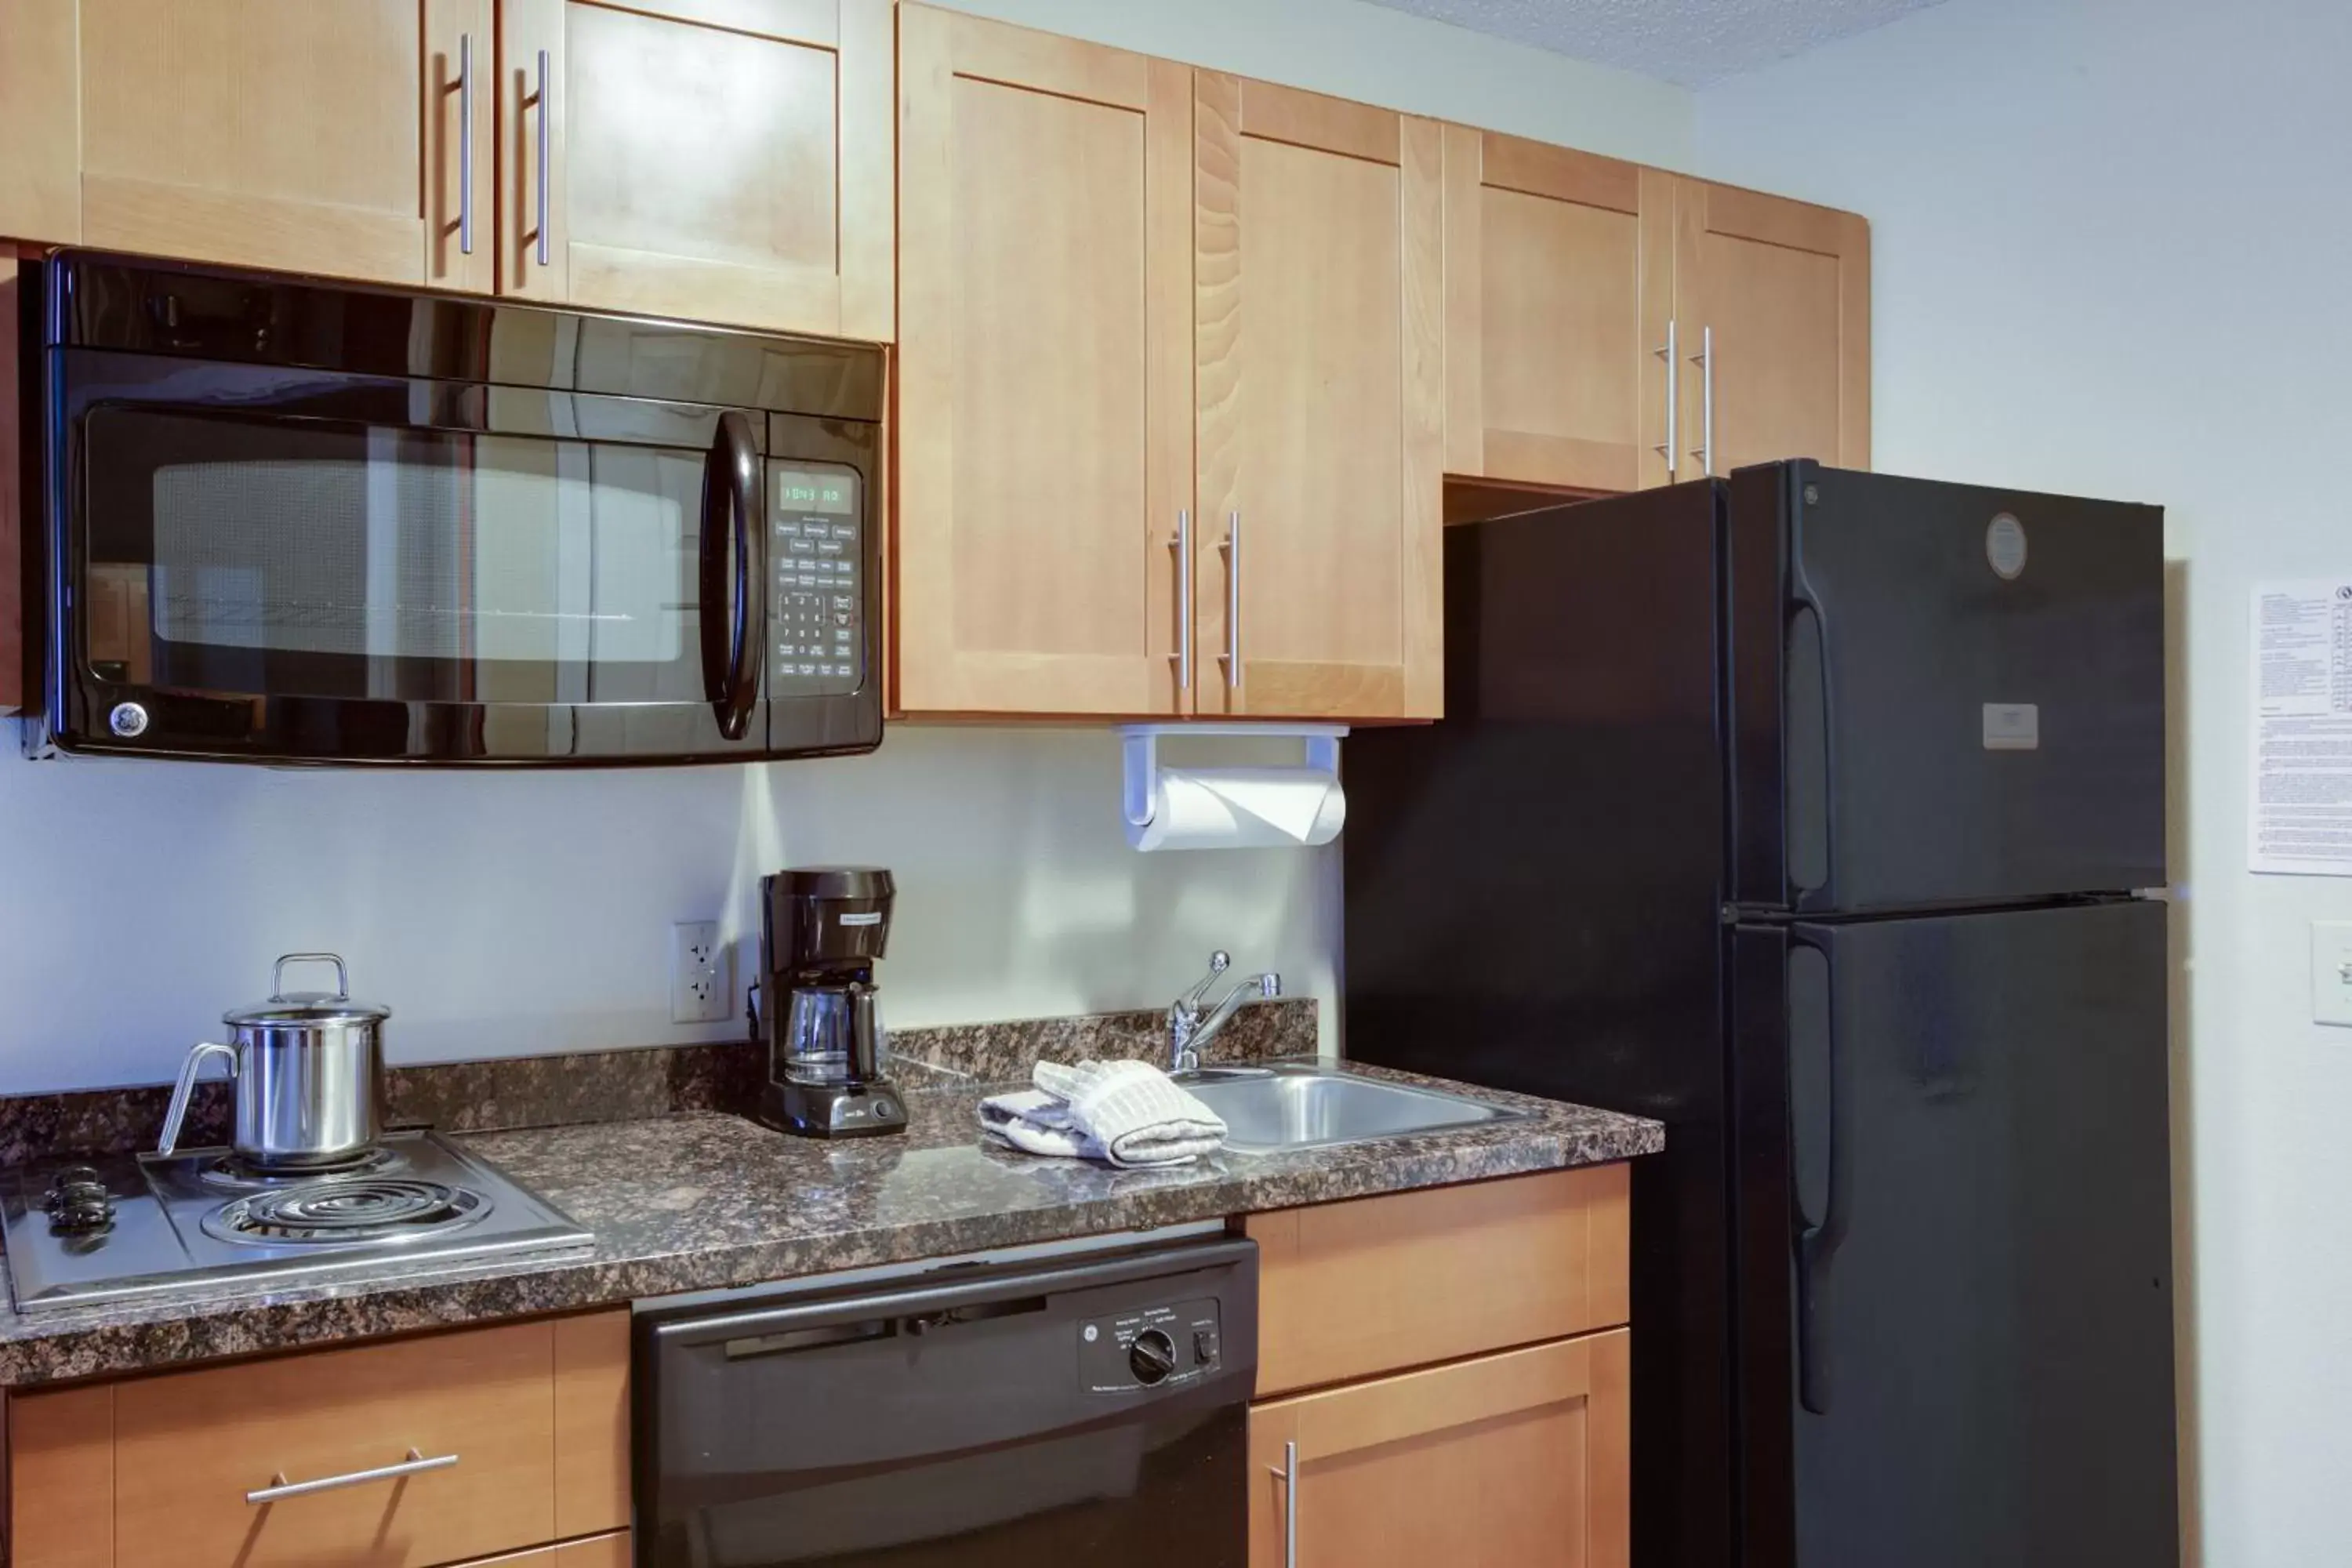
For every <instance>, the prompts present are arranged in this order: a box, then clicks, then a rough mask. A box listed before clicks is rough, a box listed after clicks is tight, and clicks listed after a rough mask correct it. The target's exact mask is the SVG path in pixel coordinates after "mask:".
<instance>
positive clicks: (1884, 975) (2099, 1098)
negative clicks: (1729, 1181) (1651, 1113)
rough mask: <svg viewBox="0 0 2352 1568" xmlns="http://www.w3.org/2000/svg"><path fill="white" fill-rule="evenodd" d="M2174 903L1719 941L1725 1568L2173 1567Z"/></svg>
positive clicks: (1796, 930)
mask: <svg viewBox="0 0 2352 1568" xmlns="http://www.w3.org/2000/svg"><path fill="white" fill-rule="evenodd" d="M2166 912H2167V906H2165V905H2163V904H2160V903H2140V902H2118V903H2111V904H2102V905H2089V906H2078V907H2074V908H2067V909H2051V910H2031V911H2010V912H2001V913H1983V914H1969V915H1956V916H1950V917H1922V918H1916V919H1905V920H1888V921H1857V922H1852V923H1844V924H1827V925H1811V924H1800V925H1796V926H1793V927H1788V928H1778V929H1773V928H1746V929H1743V930H1742V931H1740V932H1739V933H1738V937H1737V938H1736V939H1735V947H1736V948H1737V949H1738V953H1739V958H1738V963H1739V973H1740V977H1741V984H1742V985H1743V988H1745V989H1746V991H1747V992H1748V993H1749V994H1748V995H1747V996H1746V997H1745V998H1744V1005H1743V1006H1742V1008H1741V1010H1740V1025H1739V1032H1738V1036H1737V1037H1736V1039H1735V1047H1734V1048H1735V1053H1736V1056H1737V1058H1738V1062H1737V1075H1738V1090H1737V1096H1738V1112H1737V1115H1738V1124H1737V1129H1736V1133H1735V1137H1736V1139H1737V1141H1738V1146H1739V1163H1740V1180H1741V1183H1742V1191H1743V1193H1744V1194H1746V1201H1744V1203H1743V1206H1742V1216H1743V1217H1742V1223H1741V1225H1740V1228H1739V1245H1740V1256H1739V1260H1738V1279H1739V1293H1740V1300H1741V1304H1742V1311H1743V1317H1744V1319H1745V1322H1744V1333H1743V1339H1742V1343H1741V1352H1742V1357H1743V1364H1742V1368H1741V1394H1742V1419H1743V1426H1744V1427H1745V1430H1746V1436H1747V1439H1748V1440H1747V1441H1746V1442H1744V1443H1743V1445H1742V1449H1743V1462H1744V1463H1745V1464H1746V1466H1747V1467H1748V1471H1747V1477H1746V1485H1745V1487H1744V1488H1743V1490H1744V1493H1745V1495H1746V1496H1747V1497H1748V1499H1749V1505H1748V1521H1747V1531H1746V1533H1747V1535H1748V1541H1749V1543H1750V1551H1749V1553H1748V1558H1747V1559H1746V1564H1745V1568H1782V1565H1786V1564H1790V1563H1794V1564H1796V1565H1797V1568H1885V1564H1889V1563H1902V1564H1904V1565H1905V1568H1981V1565H1982V1564H1985V1563H2003V1564H2007V1565H2011V1568H2077V1565H2079V1564H2082V1563H2103V1564H2113V1565H2115V1568H2170V1565H2171V1564H2173V1563H2177V1562H2178V1561H2179V1543H2178V1504H2177V1494H2176V1479H2175V1472H2174V1463H2175V1447H2174V1444H2175V1439H2174V1427H2173V1392H2172V1390H2173V1348H2172V1317H2173V1292H2172V1268H2171V1264H2172V1223H2171V1205H2170V1167H2169V1151H2170V1128H2169V1122H2168V1111H2167V1082H2168V1063H2167V1037H2166V1026H2165V1005H2166V1003H2165V998H2166V974H2165V921H2166ZM1775 956H1777V957H1778V959H1779V960H1780V975H1779V981H1778V983H1779V985H1780V997H1779V998H1778V1006H1777V1008H1776V1007H1775V1006H1773V1005H1769V1001H1767V1000H1766V999H1765V998H1763V997H1761V996H1759V995H1757V994H1755V993H1759V992H1762V991H1766V990H1769V988H1770V985H1771V984H1772V982H1771V980H1770V979H1769V960H1770V958H1772V957H1775ZM1776 1012H1777V1013H1778V1015H1779V1016H1777V1017H1776V1016H1773V1015H1774V1014H1775V1013H1776ZM1776 1208H1777V1209H1778V1211H1779V1213H1778V1216H1777V1224H1775V1223H1774V1219H1773V1216H1772V1213H1771V1211H1772V1210H1774V1209H1776Z"/></svg>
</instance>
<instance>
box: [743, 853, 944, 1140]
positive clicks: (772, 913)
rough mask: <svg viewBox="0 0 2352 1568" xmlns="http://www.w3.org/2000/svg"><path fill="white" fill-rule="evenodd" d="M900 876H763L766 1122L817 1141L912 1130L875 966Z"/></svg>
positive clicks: (804, 872) (852, 872) (821, 869)
mask: <svg viewBox="0 0 2352 1568" xmlns="http://www.w3.org/2000/svg"><path fill="white" fill-rule="evenodd" d="M896 891H897V889H896V888H895V887H894V886H893V884H892V882H891V880H890V873H889V872H887V871H885V870H883V869H882V868H879V867H871V866H804V867H802V868H798V869H796V870H788V871H778V872H776V873H774V874H773V875H772V876H767V877H762V878H761V879H760V984H759V994H760V1004H761V1005H759V1006H758V1007H757V1008H756V1009H755V1011H754V1013H753V1015H752V1016H753V1017H754V1019H755V1020H760V1021H761V1022H760V1023H759V1025H758V1026H759V1028H760V1032H761V1034H762V1035H763V1036H765V1037H766V1039H767V1042H768V1082H767V1085H766V1087H765V1088H764V1089H761V1093H760V1120H761V1121H764V1122H766V1123H767V1124H768V1125H769V1126H771V1127H774V1128H779V1129H781V1130H782V1131H786V1132H798V1133H801V1134H803V1135H804V1136H806V1137H811V1138H856V1137H860V1136H864V1135H866V1134H869V1133H876V1132H903V1131H906V1130H907V1107H906V1103H905V1101H903V1100H900V1099H899V1098H898V1090H897V1089H895V1088H893V1087H892V1085H891V1083H890V1080H889V1079H888V1078H887V1077H886V1076H885V1075H884V1072H883V1068H884V1067H885V1065H886V1064H887V1060H888V1057H889V1039H888V1037H887V1035H886V1034H885V1033H884V1031H883V1028H882V998H881V995H880V993H879V992H877V990H876V988H875V984H874V961H875V960H876V959H877V958H880V957H881V956H882V951H883V949H884V948H885V947H886V946H887V945H888V943H889V941H890V900H891V897H892V895H893V894H894V893H895V892H896Z"/></svg>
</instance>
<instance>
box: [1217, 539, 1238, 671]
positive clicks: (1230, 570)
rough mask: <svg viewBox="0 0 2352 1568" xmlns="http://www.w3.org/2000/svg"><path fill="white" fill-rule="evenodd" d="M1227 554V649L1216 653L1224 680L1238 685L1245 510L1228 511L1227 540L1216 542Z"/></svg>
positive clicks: (1225, 554)
mask: <svg viewBox="0 0 2352 1568" xmlns="http://www.w3.org/2000/svg"><path fill="white" fill-rule="evenodd" d="M1217 548H1218V549H1219V550H1221V551H1223V552H1224V556H1225V651H1224V652H1223V653H1221V654H1219V655H1218V656H1217V657H1218V658H1220V659H1222V660H1223V661H1224V666H1225V684H1226V685H1227V686H1229V687H1234V688H1239V687H1240V685H1241V683H1242V514H1241V513H1240V512H1238V511H1234V512H1229V513H1227V514H1226V518H1225V542H1223V544H1220V545H1218V546H1217Z"/></svg>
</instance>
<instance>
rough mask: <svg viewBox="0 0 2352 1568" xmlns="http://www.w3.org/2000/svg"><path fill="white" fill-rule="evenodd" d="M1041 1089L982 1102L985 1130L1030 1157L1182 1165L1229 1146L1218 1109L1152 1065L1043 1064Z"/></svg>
mask: <svg viewBox="0 0 2352 1568" xmlns="http://www.w3.org/2000/svg"><path fill="white" fill-rule="evenodd" d="M1031 1081H1032V1082H1034V1083H1035V1084H1036V1086H1037V1087H1036V1088H1034V1089H1022V1090H1020V1091H1018V1092H1016V1093H1013V1094H999V1095H992V1096H991V1097H990V1098H988V1099H986V1100H982V1101H981V1102H980V1124H981V1127H982V1131H985V1132H987V1134H988V1135H989V1136H990V1137H992V1138H994V1139H996V1140H997V1141H999V1142H1004V1143H1009V1144H1011V1145H1012V1146H1013V1147H1014V1148H1015V1149H1024V1150H1026V1151H1028V1152H1030V1153H1032V1154H1054V1155H1060V1156H1063V1157H1066V1158H1071V1159H1085V1160H1103V1161H1108V1163H1111V1164H1113V1165H1119V1166H1129V1167H1132V1166H1139V1165H1181V1164H1182V1163H1185V1162H1186V1161H1188V1160H1197V1159H1199V1158H1200V1157H1201V1156H1202V1155H1203V1154H1213V1153H1215V1152H1217V1151H1218V1150H1219V1149H1220V1148H1222V1147H1223V1145H1224V1142H1225V1124H1224V1122H1223V1121H1222V1120H1221V1119H1220V1118H1219V1117H1218V1115H1217V1113H1216V1112H1215V1111H1213V1110H1210V1109H1209V1108H1208V1107H1207V1106H1205V1105H1203V1104H1202V1103H1201V1101H1200V1100H1198V1099H1197V1098H1195V1097H1194V1096H1193V1095H1192V1094H1190V1093H1188V1092H1186V1091H1185V1090H1184V1089H1181V1087H1179V1086H1178V1085H1177V1084H1176V1083H1175V1081H1174V1080H1172V1079H1170V1078H1169V1076H1168V1075H1167V1074H1166V1073H1164V1072H1161V1071H1160V1069H1159V1068H1156V1067H1153V1066H1152V1065H1151V1064H1150V1062H1131V1061H1119V1062H1098V1061H1091V1060H1089V1061H1082V1062H1080V1063H1078V1064H1077V1065H1076V1067H1064V1066H1062V1065H1061V1064H1060V1063H1058V1062H1039V1063H1038V1064H1037V1068H1036V1071H1035V1072H1034V1074H1032V1075H1031Z"/></svg>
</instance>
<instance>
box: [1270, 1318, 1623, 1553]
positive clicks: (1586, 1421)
mask: <svg viewBox="0 0 2352 1568" xmlns="http://www.w3.org/2000/svg"><path fill="white" fill-rule="evenodd" d="M1628 1352H1629V1339H1628V1336H1627V1333H1626V1331H1624V1330H1623V1329H1616V1330H1612V1331H1609V1332H1606V1333H1599V1334H1591V1335H1587V1336H1586V1337H1584V1338H1582V1339H1573V1340H1556V1341H1554V1342H1550V1343H1549V1344H1542V1345H1535V1346H1532V1347H1529V1348H1528V1349H1525V1350H1516V1351H1506V1352H1500V1353H1498V1354H1495V1355H1489V1356H1482V1357H1479V1358H1478V1359H1476V1360H1474V1361H1466V1362H1454V1363H1449V1364H1446V1365H1444V1366H1436V1367H1430V1368H1427V1369H1425V1370H1423V1371H1420V1372H1410V1373H1404V1374H1402V1376H1397V1377H1386V1378H1379V1379H1375V1380H1373V1381H1371V1382H1369V1383H1360V1384H1353V1385H1351V1386H1349V1387H1345V1388H1336V1389H1330V1390H1328V1391H1325V1392H1322V1393H1318V1394H1304V1395H1301V1396H1299V1397H1297V1398H1293V1399H1284V1400H1278V1401H1276V1402H1275V1403H1274V1404H1271V1405H1259V1406H1257V1407H1256V1408H1255V1409H1254V1410H1252V1411H1251V1412H1250V1433H1249V1457H1250V1477H1251V1498H1250V1557H1249V1560H1250V1568H1418V1565H1420V1564H1423V1563H1447V1564H1449V1565H1459V1568H1528V1565H1529V1564H1534V1563H1543V1564H1547V1565H1548V1568H1624V1564H1625V1563H1626V1560H1627V1557H1628V1553H1629V1548H1628V1540H1629V1522H1630V1521H1629V1513H1628V1509H1629V1503H1630V1497H1629V1487H1630V1480H1631V1471H1630V1467H1629V1464H1628V1443H1629V1441H1630V1429H1631V1419H1630V1417H1631V1411H1630V1405H1629V1394H1628V1385H1629V1382H1630V1378H1629V1373H1628V1368H1627V1355H1628ZM1293 1540H1295V1541H1296V1543H1297V1544H1296V1550H1295V1552H1293V1551H1292V1550H1291V1549H1290V1542H1292V1541H1293Z"/></svg>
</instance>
